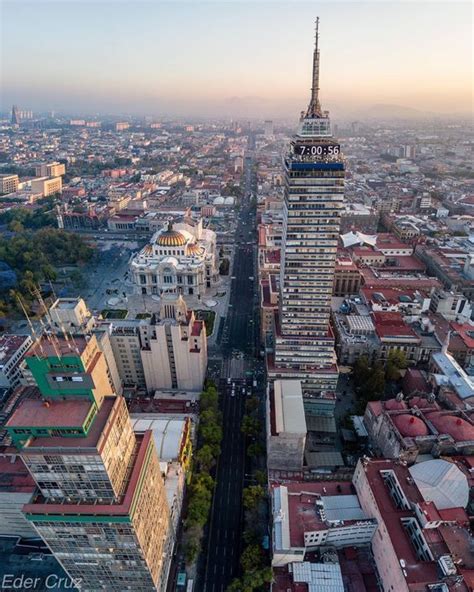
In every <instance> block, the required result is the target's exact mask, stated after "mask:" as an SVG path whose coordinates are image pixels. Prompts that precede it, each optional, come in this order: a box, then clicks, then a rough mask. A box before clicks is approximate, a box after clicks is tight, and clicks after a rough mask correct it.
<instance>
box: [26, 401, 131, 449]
mask: <svg viewBox="0 0 474 592" xmlns="http://www.w3.org/2000/svg"><path fill="white" fill-rule="evenodd" d="M118 401H119V397H105V398H104V400H103V402H102V405H101V407H100V409H99V411H98V413H97V415H96V416H95V418H94V421H93V422H92V425H91V427H90V429H89V431H88V433H87V436H84V437H80V438H67V437H64V436H50V437H48V436H45V437H41V438H33V439H32V440H31V441H30V443H29V444H28V448H29V449H32V448H74V449H76V450H75V452H76V451H77V452H78V453H80V452H81V451H82V449H83V450H84V452H87V449H89V448H100V449H101V448H102V447H103V445H104V443H105V441H106V439H107V437H108V434H109V429H108V428H109V427H110V425H111V424H110V421H109V418H111V416H112V413H114V412H115V411H114V408H115V410H116V408H117V404H118ZM62 403H64V401H62ZM58 404H60V403H58Z"/></svg>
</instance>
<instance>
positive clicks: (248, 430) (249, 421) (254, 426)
mask: <svg viewBox="0 0 474 592" xmlns="http://www.w3.org/2000/svg"><path fill="white" fill-rule="evenodd" d="M240 430H241V432H242V433H243V434H245V435H246V436H249V437H255V436H257V435H258V434H259V433H260V430H261V428H260V422H259V421H258V419H257V418H256V417H252V416H251V415H244V416H243V418H242V423H241V425H240Z"/></svg>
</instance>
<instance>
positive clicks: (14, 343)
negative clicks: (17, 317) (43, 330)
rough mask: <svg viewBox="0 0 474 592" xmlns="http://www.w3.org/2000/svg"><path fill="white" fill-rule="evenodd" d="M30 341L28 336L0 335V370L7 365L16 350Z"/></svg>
mask: <svg viewBox="0 0 474 592" xmlns="http://www.w3.org/2000/svg"><path fill="white" fill-rule="evenodd" d="M27 340H30V341H31V337H29V335H1V336H0V370H1V369H2V368H3V367H4V366H6V365H7V364H8V362H9V361H10V359H11V357H12V356H13V355H15V353H16V352H17V351H18V349H19V348H20V347H21V346H22V345H23V344H24V343H25V341H27Z"/></svg>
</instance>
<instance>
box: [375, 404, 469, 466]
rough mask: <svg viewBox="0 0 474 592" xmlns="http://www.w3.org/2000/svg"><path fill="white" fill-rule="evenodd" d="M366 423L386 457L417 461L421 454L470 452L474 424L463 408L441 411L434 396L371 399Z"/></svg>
mask: <svg viewBox="0 0 474 592" xmlns="http://www.w3.org/2000/svg"><path fill="white" fill-rule="evenodd" d="M364 425H365V427H366V428H367V432H368V435H369V440H370V443H371V445H372V446H373V448H374V449H375V450H376V451H377V452H378V453H380V454H381V455H382V456H384V457H386V458H393V459H397V458H398V459H401V460H403V461H406V462H410V463H412V462H415V461H416V459H417V458H418V456H419V455H423V454H430V455H432V456H440V455H445V456H449V455H469V454H473V452H474V423H473V421H472V418H471V417H470V415H469V414H467V413H466V412H462V411H442V410H441V409H440V407H439V405H437V404H436V403H435V402H434V401H433V397H432V396H428V397H427V398H424V397H422V396H415V397H412V398H410V399H409V400H408V401H406V402H405V401H404V400H398V399H390V400H388V401H384V402H382V401H371V402H369V403H368V404H367V407H366V410H365V414H364Z"/></svg>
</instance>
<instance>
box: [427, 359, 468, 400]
mask: <svg viewBox="0 0 474 592" xmlns="http://www.w3.org/2000/svg"><path fill="white" fill-rule="evenodd" d="M432 360H433V362H434V363H435V364H436V366H437V367H438V370H439V372H441V373H442V375H443V376H444V377H445V378H446V380H447V382H448V383H449V385H450V386H451V388H453V389H454V390H455V391H456V393H457V394H458V395H459V397H460V398H461V399H467V398H469V397H473V396H474V379H473V378H471V377H470V376H468V375H467V374H466V372H465V371H464V370H463V369H462V368H461V366H460V365H459V364H458V363H457V362H456V360H455V359H454V358H453V356H451V354H449V353H446V352H443V351H441V352H436V353H434V354H432Z"/></svg>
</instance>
